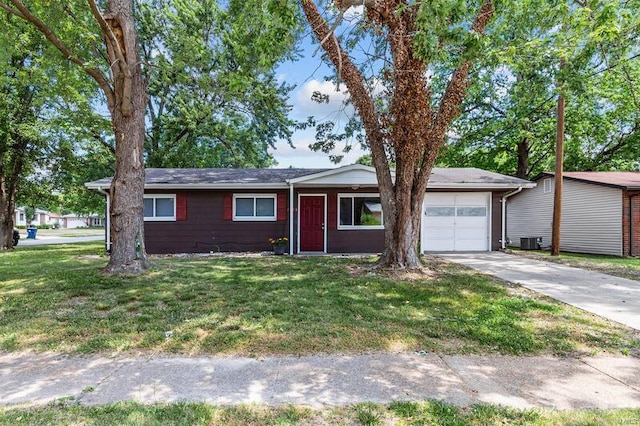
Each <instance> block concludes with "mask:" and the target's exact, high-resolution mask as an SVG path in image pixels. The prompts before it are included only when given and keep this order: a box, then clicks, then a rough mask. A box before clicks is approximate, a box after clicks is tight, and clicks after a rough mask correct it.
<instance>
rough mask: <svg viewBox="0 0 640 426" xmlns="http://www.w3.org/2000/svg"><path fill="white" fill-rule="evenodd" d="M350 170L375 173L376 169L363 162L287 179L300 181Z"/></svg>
mask: <svg viewBox="0 0 640 426" xmlns="http://www.w3.org/2000/svg"><path fill="white" fill-rule="evenodd" d="M351 170H364V171H367V172H371V173H373V174H375V173H376V170H375V169H374V168H373V167H370V166H365V165H364V164H350V165H348V166H343V167H338V168H337V169H331V170H325V171H324V172H319V173H314V174H311V175H306V176H301V177H298V178H293V179H289V180H288V181H287V182H288V183H300V182H305V181H309V180H314V179H318V178H322V177H326V176H331V175H336V174H340V173H344V172H348V171H351Z"/></svg>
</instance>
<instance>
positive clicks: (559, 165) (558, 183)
mask: <svg viewBox="0 0 640 426" xmlns="http://www.w3.org/2000/svg"><path fill="white" fill-rule="evenodd" d="M564 64H565V59H564V58H561V59H560V74H562V70H563V69H564ZM564 107H565V99H564V81H562V75H560V77H559V80H558V110H557V112H556V171H555V186H554V194H553V225H552V232H551V256H559V255H560V220H561V219H562V181H563V168H564Z"/></svg>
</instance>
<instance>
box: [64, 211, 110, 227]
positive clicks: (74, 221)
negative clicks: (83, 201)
mask: <svg viewBox="0 0 640 426" xmlns="http://www.w3.org/2000/svg"><path fill="white" fill-rule="evenodd" d="M104 222H105V220H104V217H103V216H100V215H97V214H91V215H88V216H81V215H79V214H77V213H70V214H65V215H64V216H62V227H63V228H65V229H75V228H88V227H102V226H104Z"/></svg>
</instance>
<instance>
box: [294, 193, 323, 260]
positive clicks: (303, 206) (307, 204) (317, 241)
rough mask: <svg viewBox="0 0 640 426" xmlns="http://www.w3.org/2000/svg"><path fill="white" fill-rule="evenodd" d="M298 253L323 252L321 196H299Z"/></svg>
mask: <svg viewBox="0 0 640 426" xmlns="http://www.w3.org/2000/svg"><path fill="white" fill-rule="evenodd" d="M300 251H324V197H323V196H315V195H313V196H311V195H303V196H300Z"/></svg>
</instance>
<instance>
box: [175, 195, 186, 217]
mask: <svg viewBox="0 0 640 426" xmlns="http://www.w3.org/2000/svg"><path fill="white" fill-rule="evenodd" d="M176 220H178V221H182V220H187V195H186V194H176Z"/></svg>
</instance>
